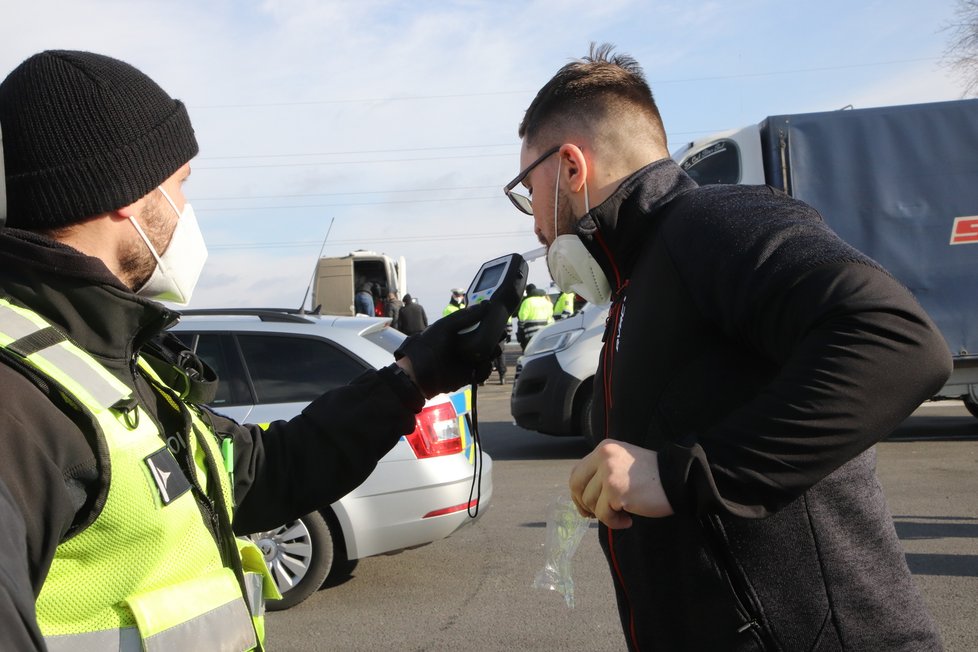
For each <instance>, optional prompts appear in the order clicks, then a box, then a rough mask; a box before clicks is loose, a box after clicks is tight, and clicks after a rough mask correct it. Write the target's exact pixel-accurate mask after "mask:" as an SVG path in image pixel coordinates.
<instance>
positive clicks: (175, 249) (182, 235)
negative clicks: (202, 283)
mask: <svg viewBox="0 0 978 652" xmlns="http://www.w3.org/2000/svg"><path fill="white" fill-rule="evenodd" d="M159 191H160V192H161V193H163V197H165V198H166V201H167V202H168V203H169V204H170V206H171V207H172V208H173V210H174V211H175V212H176V213H177V215H178V216H179V219H178V220H177V226H176V228H175V229H174V230H173V237H171V238H170V244H169V245H167V248H166V251H164V252H163V254H162V255H161V254H159V253H157V251H156V248H155V247H153V243H151V242H150V241H149V238H148V237H146V234H145V233H144V232H143V230H142V228H140V226H139V223H138V222H136V220H135V218H134V217H133V216H131V215H130V216H129V221H130V222H132V225H133V226H134V227H136V231H137V232H138V233H139V236H140V237H141V238H142V239H143V242H145V243H146V246H147V247H149V251H150V253H152V254H153V258H155V259H156V269H154V270H153V274H152V275H151V276H150V277H149V280H148V281H146V283H145V284H144V285H143V286H142V287H141V288H139V289H138V290H136V294H138V295H139V296H141V297H146V298H147V299H157V300H160V301H171V302H173V303H176V304H179V305H184V306H185V305H187V304H188V303H190V297H191V295H192V294H193V292H194V288H195V287H196V286H197V280H198V279H199V278H200V272H201V271H202V270H203V269H204V262H206V261H207V245H205V244H204V236H203V235H202V234H201V232H200V226H199V225H198V224H197V216H196V215H195V214H194V209H193V207H192V206H191V205H190V203H189V202H187V203H186V204H184V205H183V212H180V211H179V210H177V205H176V204H175V203H174V202H173V200H172V199H170V196H169V195H168V194H166V191H165V190H163V188H162V187H160V188H159Z"/></svg>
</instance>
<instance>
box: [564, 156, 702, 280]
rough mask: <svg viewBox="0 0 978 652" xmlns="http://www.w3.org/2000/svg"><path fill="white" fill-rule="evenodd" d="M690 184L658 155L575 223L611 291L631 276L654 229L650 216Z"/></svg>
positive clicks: (692, 185) (673, 164) (655, 224)
mask: <svg viewBox="0 0 978 652" xmlns="http://www.w3.org/2000/svg"><path fill="white" fill-rule="evenodd" d="M695 187H696V182H695V181H693V180H692V179H690V178H689V176H687V174H686V173H685V172H684V171H683V170H682V168H680V167H679V165H678V164H676V162H675V161H673V160H672V159H668V158H666V159H660V160H658V161H654V162H652V163H650V164H648V165H646V166H645V167H643V168H641V169H639V170H637V171H636V172H635V173H634V174H632V175H631V176H630V177H628V178H627V179H625V180H624V181H622V183H621V185H620V186H618V189H617V190H615V192H613V193H612V194H611V196H610V197H608V198H607V199H606V200H605V201H603V202H601V203H600V204H599V205H597V206H595V207H594V208H592V209H591V211H590V212H589V213H588V214H586V215H585V216H584V217H583V218H581V220H580V222H578V224H577V234H578V236H579V237H580V238H581V240H582V241H583V242H584V246H585V247H587V249H588V251H589V252H590V253H591V255H592V256H594V258H595V259H596V260H597V261H598V264H599V265H601V268H602V269H603V270H604V272H605V274H606V275H607V277H608V281H609V282H610V283H611V285H612V288H613V289H614V290H620V289H621V287H622V286H623V284H624V282H625V280H626V279H627V278H628V276H629V275H630V274H631V269H632V267H633V266H634V265H635V262H636V260H637V259H638V256H639V254H640V253H641V252H642V250H643V249H644V247H645V243H646V240H647V239H648V238H649V237H650V236H651V234H652V233H653V232H654V231H655V229H656V228H657V227H658V220H655V219H653V218H654V216H655V214H656V213H657V212H658V211H660V210H661V209H662V208H663V207H664V206H665V205H666V204H668V203H669V202H671V201H672V200H673V199H675V198H676V197H677V196H678V195H680V194H681V193H684V192H686V191H688V190H691V189H693V188H695Z"/></svg>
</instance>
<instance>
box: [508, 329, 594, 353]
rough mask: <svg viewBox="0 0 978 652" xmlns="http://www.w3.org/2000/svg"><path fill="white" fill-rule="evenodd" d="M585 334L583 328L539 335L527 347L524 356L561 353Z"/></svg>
mask: <svg viewBox="0 0 978 652" xmlns="http://www.w3.org/2000/svg"><path fill="white" fill-rule="evenodd" d="M583 332H584V329H583V328H578V329H576V330H572V331H563V332H562V333H553V334H549V335H548V334H547V333H538V334H537V335H535V336H534V337H533V339H531V340H530V343H529V344H527V345H526V350H525V351H523V355H537V354H538V353H548V352H550V351H561V350H563V349H566V348H567V347H568V346H570V345H571V344H573V343H574V342H575V341H577V338H579V337H580V336H581V333H583Z"/></svg>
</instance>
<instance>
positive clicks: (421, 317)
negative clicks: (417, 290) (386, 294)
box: [397, 294, 428, 335]
mask: <svg viewBox="0 0 978 652" xmlns="http://www.w3.org/2000/svg"><path fill="white" fill-rule="evenodd" d="M426 328H428V315H426V314H425V312H424V308H422V307H421V304H420V303H418V302H417V301H415V300H414V298H413V297H412V296H411V295H410V294H405V295H404V307H402V308H401V312H400V314H399V315H398V316H397V330H399V331H401V332H402V333H404V334H405V335H416V334H417V333H420V332H421V331H423V330H424V329H426Z"/></svg>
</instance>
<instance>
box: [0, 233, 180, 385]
mask: <svg viewBox="0 0 978 652" xmlns="http://www.w3.org/2000/svg"><path fill="white" fill-rule="evenodd" d="M0 293H3V294H4V295H6V296H8V297H10V298H11V299H13V300H15V301H16V302H18V303H20V304H22V305H24V306H26V307H28V308H30V309H31V310H34V311H35V312H37V313H38V314H39V315H41V316H42V317H44V318H45V319H46V320H48V321H49V322H50V323H51V324H52V325H54V326H55V327H57V328H58V329H60V330H61V331H62V332H64V334H65V335H67V336H68V337H69V338H71V340H72V341H74V342H75V343H76V344H78V345H79V346H80V347H82V348H83V349H85V350H86V351H88V352H89V353H90V354H92V355H93V356H95V357H96V358H98V359H99V361H100V362H102V363H103V364H105V365H106V367H108V368H110V369H112V370H113V371H119V372H121V371H122V368H123V367H124V368H125V369H128V368H129V363H130V361H131V360H132V358H133V356H134V355H135V354H136V352H138V351H139V349H140V348H141V347H142V346H143V345H144V344H145V343H146V342H147V341H149V339H151V338H152V337H153V336H155V335H156V334H158V333H159V332H160V331H161V330H163V329H164V328H166V327H168V326H170V325H172V324H173V323H175V322H176V321H177V318H178V314H177V313H176V312H174V311H172V310H169V309H168V308H166V307H165V306H163V305H162V304H159V303H157V302H155V301H150V300H148V299H144V298H142V297H138V296H136V295H135V294H134V293H133V292H132V291H131V290H130V289H129V288H127V287H126V286H125V285H123V284H122V282H121V281H119V279H118V278H116V277H115V275H114V274H112V273H111V272H110V271H109V269H108V268H107V267H106V266H105V264H104V263H103V262H102V261H101V260H99V259H98V258H94V257H92V256H87V255H85V254H83V253H81V252H80V251H78V250H76V249H73V248H71V247H68V246H66V245H64V244H61V243H59V242H56V241H54V240H51V239H49V238H46V237H44V236H41V235H38V234H36V233H32V232H28V231H22V230H20V229H12V228H6V229H2V230H0Z"/></svg>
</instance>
